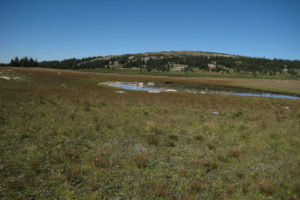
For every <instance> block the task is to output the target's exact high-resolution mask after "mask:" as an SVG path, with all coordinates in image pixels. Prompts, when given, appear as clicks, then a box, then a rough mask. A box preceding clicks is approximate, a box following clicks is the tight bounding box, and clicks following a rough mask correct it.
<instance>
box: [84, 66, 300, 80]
mask: <svg viewBox="0 0 300 200" xmlns="http://www.w3.org/2000/svg"><path fill="white" fill-rule="evenodd" d="M81 71H83V72H98V73H116V74H128V75H151V76H171V77H198V78H248V79H280V80H300V75H297V76H291V75H286V74H276V75H275V76H269V75H257V76H253V75H252V73H248V74H246V73H233V72H232V73H230V74H227V73H222V72H207V71H203V70H199V71H196V72H176V71H169V72H159V71H157V72H147V71H145V70H139V69H130V68H115V69H104V68H97V69H84V70H81Z"/></svg>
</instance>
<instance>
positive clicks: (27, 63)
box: [9, 57, 39, 67]
mask: <svg viewBox="0 0 300 200" xmlns="http://www.w3.org/2000/svg"><path fill="white" fill-rule="evenodd" d="M38 64H39V63H38V61H37V60H34V59H33V58H27V57H24V58H21V59H19V58H18V57H15V58H14V59H11V61H10V63H9V65H10V66H15V67H37V66H38Z"/></svg>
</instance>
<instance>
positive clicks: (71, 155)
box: [0, 68, 300, 199]
mask: <svg viewBox="0 0 300 200" xmlns="http://www.w3.org/2000/svg"><path fill="white" fill-rule="evenodd" d="M1 76H7V77H11V80H6V79H0V180H1V181H0V197H1V198H3V199H53V198H56V199H113V198H116V199H134V198H135V199H299V198H300V156H299V155H300V101H299V100H288V99H273V98H258V97H240V96H228V95H214V94H191V93H182V92H178V93H157V94H156V93H155V94H153V93H148V92H139V91H127V92H126V93H116V92H115V91H116V90H119V89H116V88H111V87H107V86H101V85H97V83H98V82H99V81H115V80H118V81H154V82H155V81H161V80H164V81H170V80H171V81H177V82H197V83H199V84H201V83H203V82H205V83H212V84H223V83H224V85H232V86H241V85H243V84H244V86H246V87H252V88H255V87H256V88H257V87H260V88H264V89H269V90H274V91H279V90H280V91H286V92H290V93H293V94H298V93H299V90H300V87H299V85H300V83H299V81H290V82H288V83H287V82H285V84H282V85H280V84H278V85H276V84H275V83H276V81H278V80H255V81H252V80H250V79H247V80H245V81H240V82H238V81H237V80H225V79H224V80H222V79H210V80H208V79H190V78H176V77H150V76H149V77H147V76H129V75H117V74H105V75H103V74H94V73H84V72H73V71H64V70H46V69H24V68H19V69H16V68H13V69H12V71H2V74H1ZM15 76H17V77H20V78H18V79H13V77H15ZM282 81H286V80H282ZM273 82H274V83H273ZM277 83H278V82H277Z"/></svg>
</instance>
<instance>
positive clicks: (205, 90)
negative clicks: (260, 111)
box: [98, 82, 300, 100]
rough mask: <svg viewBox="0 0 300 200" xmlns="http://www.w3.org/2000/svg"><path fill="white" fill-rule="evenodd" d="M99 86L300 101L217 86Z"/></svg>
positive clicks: (152, 91)
mask: <svg viewBox="0 0 300 200" xmlns="http://www.w3.org/2000/svg"><path fill="white" fill-rule="evenodd" d="M98 84H100V85H107V86H112V87H118V88H122V89H126V90H137V91H148V92H150V93H160V92H177V91H178V92H187V93H201V94H224V95H237V96H252V97H271V98H283V99H298V100H299V99H300V98H299V97H296V96H290V95H284V94H272V93H265V92H259V91H254V90H249V89H241V88H238V89H237V88H228V87H221V86H220V87H218V86H199V85H185V84H178V83H176V84H167V83H156V84H154V83H152V82H148V83H142V82H136V83H125V82H100V83H98Z"/></svg>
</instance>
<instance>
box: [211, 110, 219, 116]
mask: <svg viewBox="0 0 300 200" xmlns="http://www.w3.org/2000/svg"><path fill="white" fill-rule="evenodd" d="M211 114H213V115H219V114H220V113H219V112H216V111H215V112H212V113H211Z"/></svg>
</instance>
